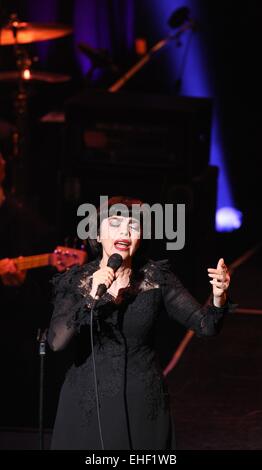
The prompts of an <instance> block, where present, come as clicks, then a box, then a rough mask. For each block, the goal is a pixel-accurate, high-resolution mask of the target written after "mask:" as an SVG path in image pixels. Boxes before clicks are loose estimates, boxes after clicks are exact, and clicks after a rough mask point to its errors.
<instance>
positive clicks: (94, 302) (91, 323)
mask: <svg viewBox="0 0 262 470" xmlns="http://www.w3.org/2000/svg"><path fill="white" fill-rule="evenodd" d="M97 300H98V299H96V298H94V301H93V304H92V307H91V312H90V340H91V351H92V362H93V374H94V384H95V397H96V412H97V422H98V429H99V436H100V442H101V449H102V450H105V447H104V439H103V433H102V426H101V415H100V401H99V393H98V385H97V375H96V362H95V351H94V337H93V317H94V310H95V306H96V303H97ZM97 324H98V328H97V330H98V332H99V331H100V327H99V320H97Z"/></svg>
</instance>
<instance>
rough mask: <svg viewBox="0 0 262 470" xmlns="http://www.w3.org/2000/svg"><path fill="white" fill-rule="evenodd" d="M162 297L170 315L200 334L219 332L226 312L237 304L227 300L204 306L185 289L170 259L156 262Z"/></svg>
mask: <svg viewBox="0 0 262 470" xmlns="http://www.w3.org/2000/svg"><path fill="white" fill-rule="evenodd" d="M156 265H157V269H158V276H159V280H160V285H161V290H162V297H163V301H164V305H165V308H166V310H167V313H168V315H169V316H170V317H171V318H173V319H175V320H177V321H178V322H179V323H181V324H182V325H184V326H185V327H186V328H188V329H191V330H193V331H194V332H195V333H196V334H197V335H198V336H212V335H215V334H217V333H218V332H219V331H220V329H221V326H222V321H223V317H224V315H225V314H226V313H228V312H232V311H234V308H235V304H232V303H231V302H229V301H228V302H227V303H226V304H225V305H224V306H223V307H221V308H218V307H215V306H214V305H206V306H202V305H201V304H199V303H198V302H197V300H196V299H195V298H194V297H192V295H191V294H190V293H189V292H188V291H187V289H185V287H184V286H183V285H182V283H181V282H180V281H179V279H178V278H177V277H176V276H175V274H174V273H173V272H172V271H171V269H170V266H169V263H168V260H161V261H158V262H156Z"/></svg>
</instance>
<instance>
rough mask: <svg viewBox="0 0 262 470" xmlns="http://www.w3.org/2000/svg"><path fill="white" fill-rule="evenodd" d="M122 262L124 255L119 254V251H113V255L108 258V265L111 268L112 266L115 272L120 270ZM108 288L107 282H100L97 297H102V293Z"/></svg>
mask: <svg viewBox="0 0 262 470" xmlns="http://www.w3.org/2000/svg"><path fill="white" fill-rule="evenodd" d="M122 262H123V258H122V256H121V255H119V254H118V253H113V255H111V256H110V257H109V258H108V261H107V266H108V267H109V268H112V269H113V270H114V272H116V271H117V270H118V268H120V266H121V264H122ZM107 289H108V288H107V287H106V285H105V284H99V286H98V288H97V291H96V298H99V297H102V295H104V294H105V292H106V291H107Z"/></svg>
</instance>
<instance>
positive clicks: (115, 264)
mask: <svg viewBox="0 0 262 470" xmlns="http://www.w3.org/2000/svg"><path fill="white" fill-rule="evenodd" d="M122 262H123V258H122V256H121V255H119V254H118V253H113V255H111V256H110V257H109V259H108V262H107V266H108V267H109V268H112V269H113V270H114V271H116V270H117V269H118V268H120V266H121V264H122Z"/></svg>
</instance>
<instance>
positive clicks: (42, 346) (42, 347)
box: [37, 328, 47, 450]
mask: <svg viewBox="0 0 262 470" xmlns="http://www.w3.org/2000/svg"><path fill="white" fill-rule="evenodd" d="M46 336H47V329H45V330H44V331H41V329H40V328H39V329H38V332H37V341H38V342H39V356H40V374H39V415H38V416H39V450H44V433H43V415H44V413H43V409H44V406H43V405H44V371H45V367H44V366H45V356H46Z"/></svg>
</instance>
